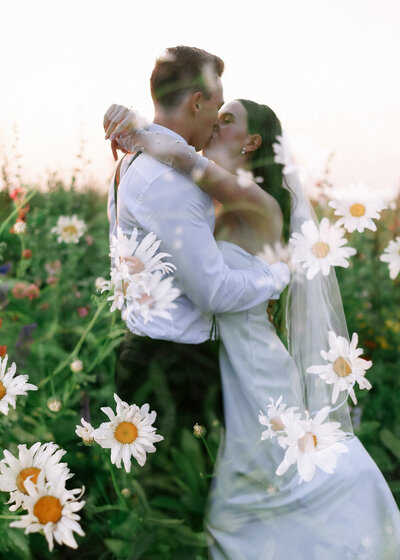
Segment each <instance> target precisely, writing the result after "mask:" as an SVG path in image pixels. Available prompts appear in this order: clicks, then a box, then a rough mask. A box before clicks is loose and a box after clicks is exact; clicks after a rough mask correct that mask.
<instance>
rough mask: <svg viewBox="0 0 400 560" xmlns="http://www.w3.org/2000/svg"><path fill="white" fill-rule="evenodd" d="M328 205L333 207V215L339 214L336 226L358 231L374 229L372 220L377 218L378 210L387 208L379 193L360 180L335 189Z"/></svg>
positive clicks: (378, 215)
mask: <svg viewBox="0 0 400 560" xmlns="http://www.w3.org/2000/svg"><path fill="white" fill-rule="evenodd" d="M329 206H331V207H332V208H334V209H335V216H341V218H339V220H338V221H337V222H336V225H337V226H342V225H343V226H344V227H345V228H346V229H347V231H349V232H353V231H355V230H357V231H359V232H360V233H362V232H363V231H364V229H366V228H367V229H371V230H372V231H376V225H375V224H374V222H373V221H372V220H373V219H379V218H380V212H381V211H382V210H383V209H384V208H387V204H385V202H384V201H383V200H382V198H381V197H380V196H379V193H377V192H376V191H373V190H371V189H369V188H367V187H366V185H365V184H364V183H362V182H360V183H350V185H349V186H348V187H347V188H346V189H340V190H337V191H336V192H335V198H334V200H331V201H330V202H329Z"/></svg>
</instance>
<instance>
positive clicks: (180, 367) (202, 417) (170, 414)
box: [115, 331, 222, 439]
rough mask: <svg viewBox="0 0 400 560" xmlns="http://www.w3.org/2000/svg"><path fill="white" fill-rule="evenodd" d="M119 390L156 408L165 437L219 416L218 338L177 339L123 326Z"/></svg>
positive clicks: (117, 371)
mask: <svg viewBox="0 0 400 560" xmlns="http://www.w3.org/2000/svg"><path fill="white" fill-rule="evenodd" d="M115 385H116V389H117V395H118V396H119V397H120V398H122V400H124V401H126V402H128V403H129V404H133V403H135V404H137V405H138V406H141V405H142V404H144V403H145V402H148V403H149V405H150V410H155V411H156V412H157V420H156V422H155V426H156V427H157V428H158V429H159V431H160V433H161V434H162V435H163V436H164V437H165V438H166V439H167V438H168V437H169V436H170V435H172V433H174V432H175V431H176V430H178V431H179V432H180V431H181V430H182V428H188V429H190V430H191V429H192V427H193V425H194V424H195V423H196V422H198V423H199V424H203V425H205V426H206V427H207V425H208V426H209V425H210V424H211V422H212V421H213V420H215V419H218V420H220V421H222V399H221V381H220V373H219V365H218V343H217V342H215V341H207V342H204V343H202V344H180V343H176V342H171V341H166V340H155V339H152V338H148V337H142V336H137V335H134V334H132V333H131V332H130V331H126V333H125V337H124V339H123V341H122V342H121V344H120V346H119V348H118V350H117V359H116V364H115Z"/></svg>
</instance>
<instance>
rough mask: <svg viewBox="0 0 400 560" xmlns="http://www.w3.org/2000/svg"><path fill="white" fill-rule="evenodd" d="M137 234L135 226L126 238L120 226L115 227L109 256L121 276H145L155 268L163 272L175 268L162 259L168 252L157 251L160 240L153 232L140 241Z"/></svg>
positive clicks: (127, 277)
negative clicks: (115, 231)
mask: <svg viewBox="0 0 400 560" xmlns="http://www.w3.org/2000/svg"><path fill="white" fill-rule="evenodd" d="M137 236H138V231H137V229H136V228H134V230H133V232H132V235H131V236H130V237H129V238H128V237H127V236H126V235H124V233H123V231H122V229H121V228H120V227H118V228H117V235H116V236H115V235H113V236H112V241H111V244H110V256H111V258H112V259H113V261H114V266H115V267H116V269H117V270H119V271H120V272H121V273H122V275H123V278H126V279H130V277H132V276H136V275H138V276H139V277H140V278H147V277H148V275H149V274H150V273H152V272H154V271H156V270H161V271H162V272H164V273H165V272H172V271H173V270H175V269H176V267H175V266H174V265H173V264H172V263H168V262H163V261H162V259H163V258H164V257H170V256H171V255H170V254H169V253H157V250H158V248H159V247H160V244H161V241H160V240H157V236H156V234H155V233H148V234H147V235H146V237H145V238H144V239H143V240H142V241H141V242H139V241H137Z"/></svg>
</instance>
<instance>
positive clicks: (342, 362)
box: [307, 331, 372, 404]
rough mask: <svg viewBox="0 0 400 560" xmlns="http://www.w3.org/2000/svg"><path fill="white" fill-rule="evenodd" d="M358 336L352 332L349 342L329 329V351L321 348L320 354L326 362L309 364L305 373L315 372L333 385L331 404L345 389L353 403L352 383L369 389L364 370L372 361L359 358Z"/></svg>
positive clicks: (354, 396) (354, 399)
mask: <svg viewBox="0 0 400 560" xmlns="http://www.w3.org/2000/svg"><path fill="white" fill-rule="evenodd" d="M357 344H358V336H357V334H356V333H353V336H352V339H351V342H350V343H349V341H348V340H347V338H345V337H343V336H336V334H335V333H334V332H332V331H329V347H330V348H329V351H328V352H325V350H321V356H322V358H323V359H324V360H326V361H327V362H328V363H326V364H324V365H320V366H317V365H315V366H310V367H308V368H307V373H315V374H316V375H319V376H320V378H321V379H323V380H324V381H325V383H327V384H328V385H333V391H332V404H334V403H335V402H336V401H337V398H338V396H339V393H340V392H341V391H347V392H348V394H349V395H350V397H351V399H352V401H353V402H354V404H357V398H356V395H355V393H354V389H353V387H354V385H355V384H356V383H358V385H359V387H360V389H368V391H369V390H370V389H371V387H372V385H371V383H370V382H369V381H368V380H367V379H366V378H365V372H366V370H367V369H369V368H370V367H371V366H372V362H371V361H368V360H364V359H363V358H359V356H360V355H361V354H362V353H363V350H362V348H357Z"/></svg>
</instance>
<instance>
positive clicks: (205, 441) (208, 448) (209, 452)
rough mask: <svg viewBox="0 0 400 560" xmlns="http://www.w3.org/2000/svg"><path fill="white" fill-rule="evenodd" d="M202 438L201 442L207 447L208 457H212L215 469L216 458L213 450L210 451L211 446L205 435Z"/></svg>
mask: <svg viewBox="0 0 400 560" xmlns="http://www.w3.org/2000/svg"><path fill="white" fill-rule="evenodd" d="M200 437H201V441H202V442H203V443H204V447H205V448H206V450H207V453H208V456H209V457H210V459H211V462H212V464H213V465H214V467H215V458H214V455H213V454H212V453H211V449H210V447H209V445H208V443H207V440H206V438H205V437H204V436H203V435H201V436H200Z"/></svg>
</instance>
